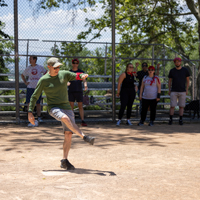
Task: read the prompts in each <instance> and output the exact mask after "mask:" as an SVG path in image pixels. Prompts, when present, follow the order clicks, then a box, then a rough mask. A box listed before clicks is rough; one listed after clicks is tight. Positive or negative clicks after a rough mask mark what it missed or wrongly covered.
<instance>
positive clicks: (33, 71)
mask: <svg viewBox="0 0 200 200" xmlns="http://www.w3.org/2000/svg"><path fill="white" fill-rule="evenodd" d="M29 62H30V66H28V67H27V68H26V69H25V70H24V72H23V73H22V74H21V77H22V80H23V81H24V83H25V84H26V86H27V91H26V103H28V108H27V110H28V109H29V103H30V98H31V95H32V94H33V93H34V91H35V88H36V86H37V83H38V81H39V79H40V78H41V77H42V75H43V74H45V73H46V72H47V70H46V69H45V68H44V67H43V66H41V65H38V64H36V62H37V56H30V58H29ZM26 76H28V81H26ZM41 96H42V95H40V96H39V98H38V100H37V102H36V108H37V116H38V121H41V120H42V119H41V104H40V101H41ZM28 126H37V125H32V124H31V123H29V124H28Z"/></svg>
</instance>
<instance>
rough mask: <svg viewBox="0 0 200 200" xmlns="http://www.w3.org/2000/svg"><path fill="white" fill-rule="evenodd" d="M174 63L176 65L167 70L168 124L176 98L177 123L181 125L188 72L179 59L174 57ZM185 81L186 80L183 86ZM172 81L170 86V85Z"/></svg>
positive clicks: (170, 121)
mask: <svg viewBox="0 0 200 200" xmlns="http://www.w3.org/2000/svg"><path fill="white" fill-rule="evenodd" d="M174 64H175V66H176V67H174V68H173V69H171V70H170V72H169V76H168V78H169V82H168V88H169V95H170V113H169V114H170V120H169V125H172V121H173V120H172V117H173V115H174V108H175V106H177V99H178V106H179V116H180V119H179V124H180V125H183V120H182V117H183V111H184V107H185V99H186V95H187V94H188V87H189V76H190V73H189V71H188V70H187V69H186V68H185V67H181V59H180V58H175V59H174ZM185 82H187V85H186V88H185ZM171 83H172V87H171Z"/></svg>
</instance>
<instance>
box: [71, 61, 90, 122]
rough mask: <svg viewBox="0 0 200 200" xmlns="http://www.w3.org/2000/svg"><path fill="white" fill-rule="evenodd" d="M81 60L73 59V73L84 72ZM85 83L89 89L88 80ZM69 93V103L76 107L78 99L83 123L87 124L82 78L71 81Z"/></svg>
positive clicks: (85, 88)
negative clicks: (80, 67)
mask: <svg viewBox="0 0 200 200" xmlns="http://www.w3.org/2000/svg"><path fill="white" fill-rule="evenodd" d="M78 65H79V60H78V59H77V58H75V59H73V60H72V69H71V70H70V71H71V72H73V73H84V71H83V70H81V69H79V68H78ZM83 84H84V90H85V91H86V90H88V87H87V82H86V80H83ZM68 88H69V90H68V95H69V103H70V106H71V108H72V110H73V109H74V102H75V101H77V103H78V108H79V114H80V117H81V121H82V122H81V125H82V126H87V124H86V123H85V121H84V110H83V88H82V80H74V81H70V82H69V84H68Z"/></svg>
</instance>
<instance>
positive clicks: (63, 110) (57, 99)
mask: <svg viewBox="0 0 200 200" xmlns="http://www.w3.org/2000/svg"><path fill="white" fill-rule="evenodd" d="M47 65H48V68H49V71H48V72H47V73H46V74H45V75H44V76H43V77H41V78H40V80H39V81H38V84H37V87H36V89H35V91H34V93H33V95H32V96H31V100H30V105H29V110H28V120H29V121H30V123H31V124H33V125H34V124H35V118H34V116H33V114H32V112H33V109H34V106H35V103H36V101H37V99H38V98H39V96H40V94H41V93H42V91H44V92H45V94H46V97H47V104H48V111H49V114H50V115H51V116H52V117H54V118H55V119H56V120H58V121H61V123H62V126H63V131H64V135H65V139H64V143H63V159H62V160H61V166H60V167H61V168H65V169H67V170H74V169H75V167H74V166H73V165H72V164H71V163H70V162H69V161H68V159H67V157H68V153H69V150H70V147H71V138H72V134H73V133H75V134H77V135H79V136H80V137H81V138H82V139H83V140H84V141H86V142H88V143H90V144H91V145H93V143H94V140H95V138H94V137H90V136H85V135H84V134H83V132H82V131H81V130H80V129H79V128H78V126H77V125H76V124H75V119H74V113H73V111H72V110H71V107H70V104H69V100H68V92H67V83H68V82H69V81H73V80H85V79H86V78H87V77H88V74H84V73H82V74H80V73H73V72H69V71H64V70H61V71H60V66H61V65H62V63H60V62H59V60H58V58H54V57H52V58H50V59H49V60H48V61H47Z"/></svg>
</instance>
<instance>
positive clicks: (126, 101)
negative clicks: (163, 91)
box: [116, 63, 137, 126]
mask: <svg viewBox="0 0 200 200" xmlns="http://www.w3.org/2000/svg"><path fill="white" fill-rule="evenodd" d="M134 74H135V73H134V71H133V65H132V63H128V64H127V65H126V70H125V72H124V73H122V74H121V75H120V76H119V80H118V86H117V97H119V96H120V102H121V106H120V110H119V116H118V119H119V120H118V121H117V124H116V125H117V126H119V125H120V123H121V119H122V117H123V114H124V110H125V109H126V107H127V112H126V115H127V122H126V124H127V125H132V123H131V122H130V117H131V111H132V106H133V102H134V99H135V92H137V86H136V85H135V82H136V81H135V78H134V77H135V75H134Z"/></svg>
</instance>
